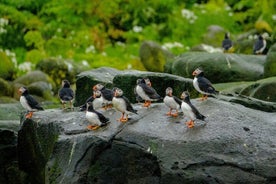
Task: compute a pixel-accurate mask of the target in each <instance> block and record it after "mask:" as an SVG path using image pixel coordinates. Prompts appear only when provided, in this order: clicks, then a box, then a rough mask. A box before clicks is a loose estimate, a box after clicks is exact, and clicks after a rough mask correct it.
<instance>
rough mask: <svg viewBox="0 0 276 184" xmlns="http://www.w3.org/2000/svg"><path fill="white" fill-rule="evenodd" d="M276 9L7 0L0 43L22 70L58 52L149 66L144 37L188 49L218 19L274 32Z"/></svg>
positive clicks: (0, 15) (238, 27) (236, 29)
mask: <svg viewBox="0 0 276 184" xmlns="http://www.w3.org/2000/svg"><path fill="white" fill-rule="evenodd" d="M203 2H204V3H203ZM275 10H276V2H275V1H271V0H241V1H238V2H237V1H235V0H209V1H199V0H191V1H185V3H184V1H180V0H161V1H160V0H149V1H146V0H136V1H130V0H114V1H110V0H93V1H90V0H70V1H69V0H59V1H56V0H24V1H17V0H2V1H1V4H0V42H1V47H0V49H1V50H2V51H3V52H4V51H5V52H7V51H9V52H12V53H15V56H10V55H9V56H8V57H10V59H11V60H12V59H13V61H14V63H15V65H16V66H17V67H18V66H21V64H23V63H27V62H29V63H30V64H29V65H27V66H26V65H22V66H25V68H24V67H18V68H19V69H18V70H19V71H17V75H21V74H22V71H23V73H24V72H26V71H29V70H32V69H34V68H35V64H37V63H38V62H39V61H40V60H43V59H46V58H50V57H55V58H63V59H70V60H73V61H74V62H75V63H76V64H78V65H88V67H91V68H96V67H99V66H111V67H115V68H118V69H126V68H135V69H140V70H145V69H144V67H143V65H142V64H141V63H140V61H139V57H138V55H139V53H138V52H139V47H140V45H141V43H142V42H143V41H144V40H153V41H156V42H158V43H160V44H161V45H166V46H168V48H169V49H170V50H171V52H173V53H175V54H180V53H183V52H186V51H188V50H189V48H191V47H192V46H194V45H197V44H199V43H202V37H203V35H204V34H205V33H206V30H207V28H208V27H209V26H210V25H219V26H221V27H223V28H224V29H225V30H226V31H229V32H231V33H232V34H236V35H237V34H240V33H243V32H247V31H250V30H252V29H255V30H257V31H258V32H268V33H269V34H270V35H272V36H273V35H274V34H273V33H274V32H275V25H276V21H275V19H276V14H275V12H276V11H275ZM5 57H6V56H4V55H3V54H2V55H0V59H1V60H3V59H4V60H7V59H6V58H5ZM11 57H13V58H11ZM26 67H27V68H26ZM12 76H13V77H16V75H12Z"/></svg>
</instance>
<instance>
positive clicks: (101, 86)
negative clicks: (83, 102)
mask: <svg viewBox="0 0 276 184" xmlns="http://www.w3.org/2000/svg"><path fill="white" fill-rule="evenodd" d="M103 87H104V86H103V85H102V84H96V85H95V86H94V87H93V90H94V91H96V90H101V89H103Z"/></svg>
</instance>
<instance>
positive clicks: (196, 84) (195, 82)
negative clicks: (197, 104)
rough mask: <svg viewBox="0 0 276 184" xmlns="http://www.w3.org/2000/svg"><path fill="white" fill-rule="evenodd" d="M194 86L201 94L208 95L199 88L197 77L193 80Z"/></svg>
mask: <svg viewBox="0 0 276 184" xmlns="http://www.w3.org/2000/svg"><path fill="white" fill-rule="evenodd" d="M193 86H194V88H195V89H196V90H197V91H198V92H200V93H201V94H207V93H206V92H204V91H202V90H201V89H200V88H199V84H198V81H197V77H195V78H194V80H193Z"/></svg>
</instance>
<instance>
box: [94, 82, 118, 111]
mask: <svg viewBox="0 0 276 184" xmlns="http://www.w3.org/2000/svg"><path fill="white" fill-rule="evenodd" d="M96 90H99V91H100V92H101V96H102V98H103V104H104V109H105V110H106V109H107V108H111V107H112V98H113V91H112V90H111V89H108V88H106V87H105V86H104V85H102V84H96V85H94V86H93V91H96Z"/></svg>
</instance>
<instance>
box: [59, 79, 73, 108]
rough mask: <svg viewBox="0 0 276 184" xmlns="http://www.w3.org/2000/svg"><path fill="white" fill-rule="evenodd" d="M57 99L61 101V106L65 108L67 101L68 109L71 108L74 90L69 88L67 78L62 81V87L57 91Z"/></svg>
mask: <svg viewBox="0 0 276 184" xmlns="http://www.w3.org/2000/svg"><path fill="white" fill-rule="evenodd" d="M58 96H59V99H60V101H61V103H62V108H63V109H65V108H66V103H68V102H69V104H70V109H73V100H74V96H75V94H74V91H73V90H72V89H71V88H70V82H69V81H68V80H63V81H62V88H61V89H60V90H59V91H58Z"/></svg>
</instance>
